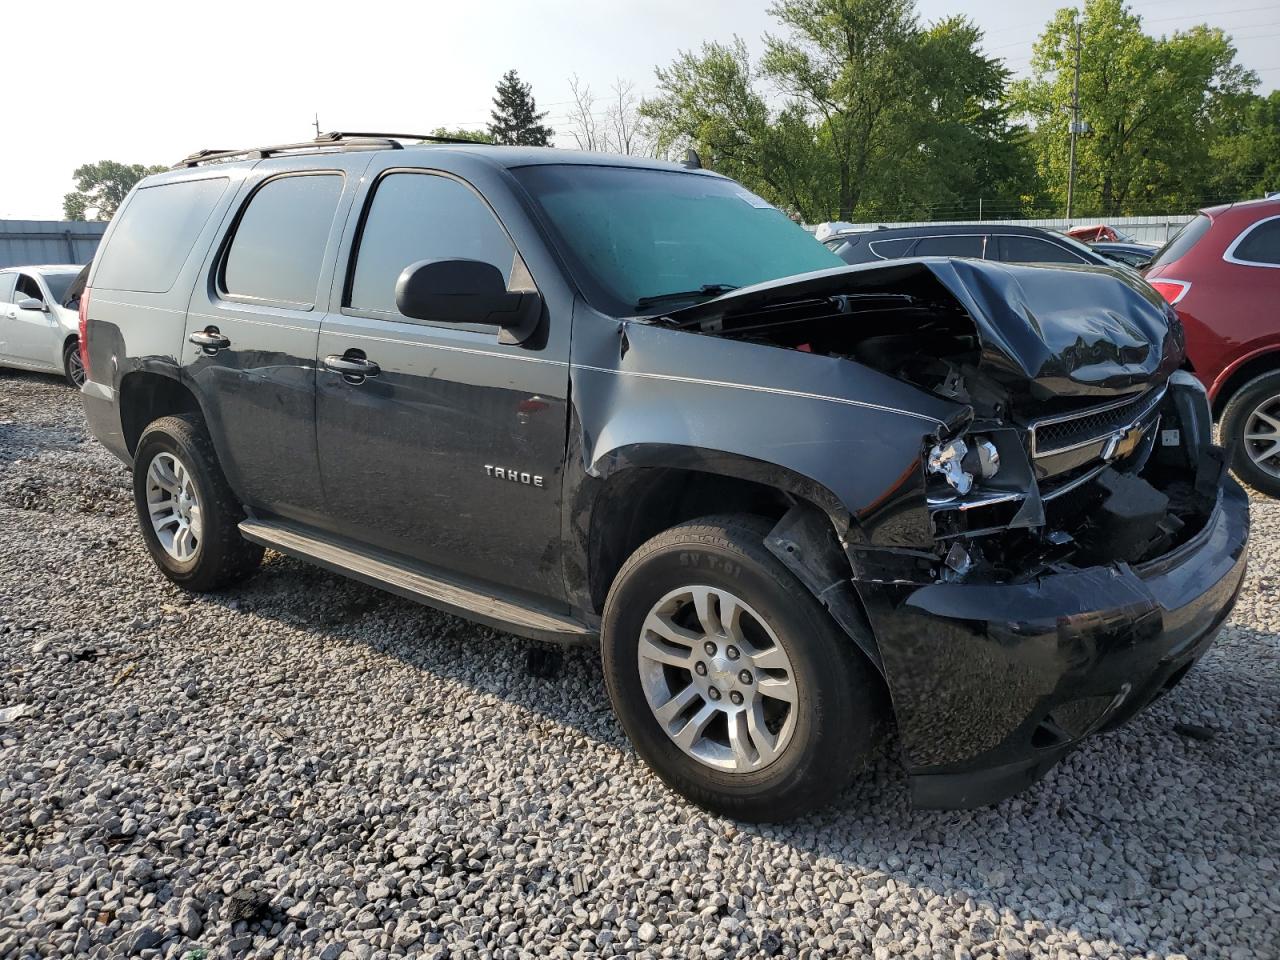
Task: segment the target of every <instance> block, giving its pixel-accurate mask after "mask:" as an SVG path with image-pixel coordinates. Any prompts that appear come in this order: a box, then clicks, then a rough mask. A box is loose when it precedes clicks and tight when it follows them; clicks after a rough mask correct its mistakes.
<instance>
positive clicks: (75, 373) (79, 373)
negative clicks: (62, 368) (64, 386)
mask: <svg viewBox="0 0 1280 960" xmlns="http://www.w3.org/2000/svg"><path fill="white" fill-rule="evenodd" d="M67 374H68V376H70V377H71V382H72V383H74V384H75V385H76V389H79V388H80V387H83V386H84V362H83V361H82V360H81V359H80V348H79V347H76V348H74V349H72V350H69V351H67Z"/></svg>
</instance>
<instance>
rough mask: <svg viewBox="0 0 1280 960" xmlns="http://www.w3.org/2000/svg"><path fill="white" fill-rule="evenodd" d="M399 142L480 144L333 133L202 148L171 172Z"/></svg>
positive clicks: (398, 147) (379, 147)
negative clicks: (262, 143) (269, 142)
mask: <svg viewBox="0 0 1280 960" xmlns="http://www.w3.org/2000/svg"><path fill="white" fill-rule="evenodd" d="M401 140H417V141H419V142H423V143H467V144H476V143H483V142H484V141H482V140H464V139H462V138H461V137H438V136H435V135H434V134H430V133H354V132H351V131H346V130H333V131H331V132H329V133H322V134H320V136H318V137H316V138H315V139H314V140H306V141H303V142H301V143H280V144H276V145H275V146H268V147H248V148H246V149H243V150H221V149H214V150H211V149H205V150H197V151H196V152H195V153H192V154H189V155H188V156H185V157H183V158H182V159H181V160H179V161H178V162H177V163H175V164H174V165H173V169H174V170H178V169H181V168H183V167H198V166H200V165H201V164H202V163H221V162H230V161H232V160H262V159H264V158H265V157H273V156H277V155H279V154H282V153H315V152H319V151H326V150H340V151H347V150H401V149H403V148H404V144H402V143H401V142H400V141H401Z"/></svg>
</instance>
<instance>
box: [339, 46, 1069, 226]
mask: <svg viewBox="0 0 1280 960" xmlns="http://www.w3.org/2000/svg"><path fill="white" fill-rule="evenodd" d="M1078 72H1079V71H1077V73H1078ZM314 122H315V125H316V139H317V140H319V139H320V114H319V112H317V113H316V119H315V121H314ZM1070 205H1071V204H1070V201H1068V203H1067V206H1070Z"/></svg>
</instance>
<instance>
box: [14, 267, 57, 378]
mask: <svg viewBox="0 0 1280 960" xmlns="http://www.w3.org/2000/svg"><path fill="white" fill-rule="evenodd" d="M32 300H35V301H38V302H39V304H40V306H39V307H38V308H35V309H31V310H24V309H23V308H22V303H23V302H24V301H25V302H30V301H32ZM5 309H7V310H8V312H9V313H8V319H7V321H6V322H7V324H8V327H9V329H8V331H6V336H5V339H6V340H7V341H8V345H7V346H6V348H5V352H6V353H7V354H8V356H9V357H11V358H12V359H14V360H20V361H22V362H23V363H24V364H30V365H32V366H42V367H49V368H50V369H55V368H56V364H55V363H54V362H53V359H52V358H53V356H54V354H55V353H57V352H58V350H57V340H58V320H57V317H56V316H55V315H54V313H53V307H51V306H49V304H47V303H45V294H44V291H43V290H42V289H41V288H40V281H39V280H37V279H36V278H35V277H34V276H33V275H32V274H30V273H19V274H17V283H16V285H15V287H14V291H13V302H12V303H9V304H6V305H5Z"/></svg>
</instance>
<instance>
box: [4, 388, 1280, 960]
mask: <svg viewBox="0 0 1280 960" xmlns="http://www.w3.org/2000/svg"><path fill="white" fill-rule="evenodd" d="M1253 516H1254V541H1253V555H1252V569H1251V572H1250V575H1249V582H1248V585H1247V587H1246V590H1245V592H1244V595H1243V596H1242V598H1241V601H1240V605H1239V607H1238V608H1237V609H1236V613H1235V616H1234V617H1233V618H1232V620H1231V622H1230V625H1229V626H1228V627H1227V628H1226V630H1225V631H1224V633H1223V635H1222V638H1221V639H1220V640H1219V642H1218V644H1217V645H1216V646H1215V647H1214V649H1213V650H1212V651H1211V652H1210V654H1209V655H1208V656H1207V657H1206V658H1205V660H1204V661H1203V662H1202V663H1201V665H1200V666H1199V667H1198V668H1197V669H1196V670H1195V671H1194V672H1193V673H1192V674H1191V675H1190V676H1189V678H1188V679H1187V681H1186V682H1184V683H1183V684H1182V686H1180V687H1179V688H1178V689H1177V690H1176V691H1175V692H1174V693H1173V694H1171V695H1170V696H1168V697H1166V698H1165V699H1164V700H1163V701H1161V702H1160V703H1158V704H1157V705H1155V706H1154V707H1153V708H1152V709H1151V710H1150V711H1148V712H1147V713H1146V714H1145V715H1144V716H1142V717H1140V718H1139V719H1138V720H1136V721H1135V722H1133V723H1132V724H1130V725H1129V726H1128V727H1127V728H1125V729H1124V730H1121V731H1119V732H1117V733H1114V734H1110V735H1106V736H1102V737H1098V738H1097V739H1096V740H1094V741H1093V742H1091V743H1090V744H1089V745H1088V746H1086V747H1085V748H1084V749H1082V750H1080V751H1078V752H1077V753H1075V754H1073V755H1072V756H1071V757H1070V758H1068V759H1067V760H1066V761H1065V762H1064V763H1063V764H1061V765H1060V766H1059V767H1058V768H1057V769H1056V770H1055V771H1054V772H1053V773H1052V774H1050V776H1049V777H1048V778H1047V779H1046V780H1045V781H1044V782H1043V783H1041V784H1040V785H1038V786H1036V787H1035V788H1033V789H1031V790H1029V791H1027V792H1026V793H1025V794H1024V795H1022V796H1021V797H1018V798H1016V799H1012V800H1008V801H1006V802H1004V803H1001V804H1000V805H998V806H996V807H993V808H989V809H984V810H978V811H973V812H965V813H937V812H928V811H913V810H912V809H911V807H910V805H909V803H908V801H907V794H906V786H905V782H904V780H903V778H902V776H901V774H900V773H899V772H898V771H897V769H896V768H895V766H894V764H893V763H891V762H890V760H889V755H890V752H889V749H888V748H887V749H886V752H885V754H884V756H882V757H881V758H880V759H879V761H878V762H877V764H876V769H875V770H874V771H873V774H872V775H870V776H868V777H867V778H866V780H865V781H864V782H862V783H860V784H859V785H857V786H855V787H854V788H852V789H851V790H850V791H849V793H848V794H847V795H845V796H844V797H843V798H842V799H841V801H840V802H839V803H838V804H836V805H835V806H834V807H832V808H831V809H829V810H827V811H824V812H823V813H821V814H819V815H815V816H813V817H810V818H808V819H805V820H803V821H800V822H796V823H792V824H789V825H786V826H777V827H753V826H746V825H742V824H736V823H733V822H731V821H729V820H725V819H722V818H719V817H714V816H710V815H708V814H706V813H704V812H702V811H701V810H699V809H697V808H695V807H693V806H691V805H690V804H688V803H685V802H684V801H683V800H681V799H679V798H677V797H675V796H673V795H672V794H670V793H669V792H668V791H667V790H666V789H664V787H663V786H662V785H661V783H660V782H659V781H658V780H657V779H656V778H655V777H654V776H652V775H651V774H650V773H649V772H648V771H647V770H646V768H645V767H644V766H643V765H642V764H641V763H640V762H639V761H638V760H637V758H636V757H635V755H634V754H633V753H632V751H631V750H630V748H629V747H628V746H627V744H626V742H625V741H624V740H623V737H622V734H621V732H620V730H619V728H618V726H617V724H616V723H615V722H614V719H613V716H612V714H611V713H610V710H609V706H608V703H607V701H606V699H605V694H604V689H603V682H602V679H601V675H600V668H599V665H598V662H597V659H596V657H595V656H594V654H592V653H590V652H587V651H572V652H570V653H568V654H567V655H566V656H565V657H564V662H563V667H562V669H561V670H560V671H559V672H558V673H556V674H555V675H554V676H550V677H548V676H545V673H546V671H536V670H535V671H533V672H532V673H531V672H530V670H529V669H528V664H527V663H526V652H527V651H528V649H529V647H528V645H527V644H525V643H523V642H522V641H519V640H516V639H512V638H510V637H507V636H504V635H502V634H498V633H495V632H493V631H490V630H487V629H484V628H481V627H477V626H474V625H472V624H469V623H467V622H465V621H463V620H459V619H456V618H453V617H449V616H445V615H443V614H439V613H436V612H434V611H431V610H428V609H425V608H422V607H418V606H415V605H413V604H410V603H407V602H404V601H401V600H399V599H397V598H394V597H391V596H389V595H386V594H383V593H380V592H378V591H375V590H372V589H369V588H366V587H364V586H361V585H359V584H355V583H351V582H348V581H346V580H343V579H341V578H338V577H334V576H330V575H328V574H325V573H322V572H320V571H318V570H316V569H314V568H312V567H308V566H306V565H303V564H301V563H297V562H294V561H292V560H288V559H284V558H282V557H279V556H276V555H272V554H269V555H268V560H267V562H266V564H265V565H264V567H263V569H262V572H261V573H260V575H259V576H257V577H256V578H255V579H254V580H252V581H250V582H249V583H248V584H247V585H245V586H244V587H242V588H241V589H238V590H236V591H235V592H228V593H226V594H223V595H214V596H199V597H197V596H188V595H185V594H183V593H182V592H180V591H179V590H177V589H176V588H175V587H173V586H172V585H170V584H169V583H168V581H166V580H164V579H163V578H162V577H161V576H160V574H159V573H158V572H157V571H156V570H155V569H154V568H153V566H152V564H151V562H150V560H149V559H148V557H147V555H146V553H145V551H144V549H143V547H142V543H141V540H140V538H139V537H138V536H137V534H136V533H135V530H134V520H133V517H132V511H131V507H130V505H129V502H128V486H127V475H126V473H125V472H124V470H123V469H122V468H121V467H120V465H119V464H118V463H116V462H115V461H114V460H113V459H112V458H111V457H110V455H109V454H107V453H106V452H105V451H104V450H103V449H102V448H101V447H99V446H98V445H97V444H96V442H94V441H93V440H92V439H90V438H89V437H88V435H87V433H86V431H85V428H84V425H83V421H82V417H81V413H80V407H79V403H78V400H77V398H76V397H75V396H74V394H72V393H71V392H70V391H68V390H67V388H66V387H64V386H63V385H62V384H61V383H60V382H59V381H57V380H55V379H53V378H51V377H40V376H36V375H28V374H21V373H15V372H11V371H0V677H2V681H0V711H3V712H0V957H32V956H36V955H42V956H54V955H63V956H66V955H71V954H83V955H89V956H100V957H106V956H128V955H139V956H143V957H161V956H163V957H187V958H190V960H199V958H201V957H210V958H212V957H224V956H237V957H238V956H253V957H295V956H319V957H323V958H326V960H336V958H340V957H345V958H351V957H355V958H361V960H364V958H370V957H388V956H417V955H425V956H450V957H488V956H494V957H523V956H535V955H537V956H546V955H550V956H570V955H573V956H596V955H602V956H610V955H614V956H622V955H627V956H631V955H636V954H640V955H648V956H653V957H659V956H661V957H679V958H684V957H690V958H695V957H706V958H711V960H715V958H719V957H760V956H772V955H778V956H786V957H793V956H800V957H827V956H873V957H875V958H877V960H880V958H884V957H890V956H899V955H910V956H914V957H921V958H924V957H943V958H947V960H952V958H967V957H973V958H982V957H986V958H995V957H1008V958H1020V957H1028V956H1035V957H1051V958H1064V957H1076V956H1081V957H1129V956H1142V957H1173V956H1176V955H1179V954H1184V955H1186V956H1189V957H1232V958H1235V957H1240V958H1245V957H1248V958H1254V957H1276V956H1280V909H1278V908H1280V893H1278V892H1277V891H1278V889H1280V868H1278V864H1280V828H1278V827H1277V823H1278V822H1280V800H1278V793H1277V780H1278V778H1277V755H1276V750H1275V744H1276V733H1275V731H1276V721H1277V713H1278V710H1277V686H1278V683H1277V681H1280V604H1276V603H1275V599H1276V595H1277V590H1278V588H1280V563H1278V560H1280V558H1278V557H1277V547H1278V545H1280V504H1277V503H1273V502H1268V501H1265V500H1261V499H1257V500H1255V501H1254V504H1253ZM539 673H541V674H543V675H541V676H539V675H536V674H539ZM1179 722H1181V723H1190V724H1198V725H1202V726H1205V727H1209V728H1211V729H1212V731H1213V732H1212V733H1210V734H1208V736H1209V739H1200V738H1197V737H1194V736H1189V735H1187V733H1185V732H1184V733H1179V732H1175V730H1174V725H1175V723H1179Z"/></svg>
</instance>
